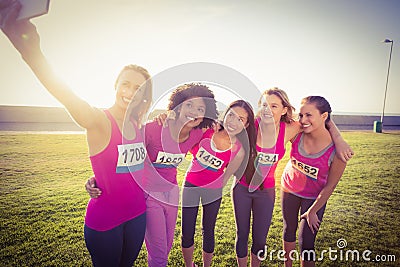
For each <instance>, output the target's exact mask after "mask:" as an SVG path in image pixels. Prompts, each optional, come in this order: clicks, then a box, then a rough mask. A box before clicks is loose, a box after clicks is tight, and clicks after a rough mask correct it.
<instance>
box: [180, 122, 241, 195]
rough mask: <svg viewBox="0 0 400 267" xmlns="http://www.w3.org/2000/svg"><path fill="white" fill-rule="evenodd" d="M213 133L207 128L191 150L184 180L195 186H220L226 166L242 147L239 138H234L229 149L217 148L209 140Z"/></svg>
mask: <svg viewBox="0 0 400 267" xmlns="http://www.w3.org/2000/svg"><path fill="white" fill-rule="evenodd" d="M213 135H214V131H213V130H211V129H208V130H207V131H206V132H205V133H204V135H203V137H202V139H201V141H200V142H199V144H197V145H196V146H195V147H194V148H193V149H192V150H191V151H192V154H193V160H192V162H191V165H190V167H189V170H188V172H187V173H186V181H188V182H189V183H191V184H194V185H195V186H199V187H205V188H221V187H222V186H223V179H222V178H223V174H224V170H225V168H226V166H227V165H228V163H229V162H230V161H231V160H232V159H233V158H234V157H235V156H236V155H237V153H238V152H239V150H240V148H241V147H242V145H241V143H240V142H239V140H236V142H235V144H234V145H233V146H232V148H231V149H228V150H225V151H220V150H217V149H216V148H215V147H214V145H213V143H212V140H211V139H212V136H213Z"/></svg>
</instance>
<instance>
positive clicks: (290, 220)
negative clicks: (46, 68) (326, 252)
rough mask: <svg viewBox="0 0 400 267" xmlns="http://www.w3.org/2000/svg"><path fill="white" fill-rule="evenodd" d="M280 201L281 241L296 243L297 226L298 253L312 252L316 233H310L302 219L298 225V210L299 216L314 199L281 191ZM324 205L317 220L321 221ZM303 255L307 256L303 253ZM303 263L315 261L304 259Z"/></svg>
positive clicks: (305, 221)
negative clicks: (281, 217) (281, 216)
mask: <svg viewBox="0 0 400 267" xmlns="http://www.w3.org/2000/svg"><path fill="white" fill-rule="evenodd" d="M281 201H282V215H283V240H284V241H286V242H295V241H296V230H297V227H298V226H299V247H300V252H303V251H304V250H308V251H311V250H314V243H315V237H316V236H317V232H318V231H315V232H314V234H313V233H312V232H311V229H310V227H309V226H308V223H307V220H305V219H303V220H301V221H300V225H298V224H299V223H298V222H299V210H300V214H303V213H304V212H306V211H307V210H308V209H309V208H310V207H311V205H312V204H313V203H314V201H315V199H305V198H301V197H299V196H296V195H293V194H291V193H287V192H284V191H282V194H281ZM325 207H326V204H325V205H324V206H323V207H322V208H321V209H320V210H319V211H318V212H317V216H318V219H319V220H320V221H322V217H323V216H324V212H325ZM304 255H306V256H307V255H309V254H308V253H305V254H304ZM303 260H305V261H312V260H315V259H310V258H306V259H303Z"/></svg>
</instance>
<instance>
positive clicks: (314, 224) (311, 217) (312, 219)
mask: <svg viewBox="0 0 400 267" xmlns="http://www.w3.org/2000/svg"><path fill="white" fill-rule="evenodd" d="M302 219H306V220H307V224H308V227H310V229H311V232H312V233H313V234H314V233H315V232H316V231H318V229H319V226H320V225H321V221H320V220H319V219H318V216H317V214H316V213H315V212H310V210H308V211H306V212H305V213H303V215H301V217H300V220H302Z"/></svg>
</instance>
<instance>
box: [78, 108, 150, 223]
mask: <svg viewBox="0 0 400 267" xmlns="http://www.w3.org/2000/svg"><path fill="white" fill-rule="evenodd" d="M104 112H105V114H106V115H107V117H108V119H109V120H110V121H111V138H110V142H109V144H108V145H107V147H106V148H105V149H104V150H103V151H101V152H100V153H98V154H96V155H94V156H91V157H90V161H91V163H92V169H93V173H94V175H95V177H96V185H97V187H99V188H100V190H101V191H102V194H101V196H100V197H99V198H97V199H90V200H89V203H88V206H87V209H86V217H85V224H86V225H87V226H88V227H89V228H92V229H94V230H97V231H107V230H110V229H112V228H114V227H116V226H118V225H120V224H121V223H124V222H126V221H128V220H131V219H133V218H135V217H137V216H139V215H141V214H143V213H144V212H145V210H146V204H145V198H144V193H143V191H142V189H141V188H140V187H139V186H138V184H137V183H136V181H135V179H141V176H142V175H143V166H144V160H145V158H146V149H145V147H144V144H143V138H142V135H141V132H140V130H139V129H138V128H136V127H135V128H136V129H135V130H136V138H135V139H134V140H126V139H124V142H122V134H121V131H120V130H119V128H118V125H117V123H116V122H115V120H114V118H113V117H112V115H111V114H110V112H109V111H108V110H105V111H104Z"/></svg>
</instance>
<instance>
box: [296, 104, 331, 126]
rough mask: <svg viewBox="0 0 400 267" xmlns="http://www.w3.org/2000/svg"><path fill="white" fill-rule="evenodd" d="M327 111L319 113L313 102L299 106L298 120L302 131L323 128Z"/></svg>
mask: <svg viewBox="0 0 400 267" xmlns="http://www.w3.org/2000/svg"><path fill="white" fill-rule="evenodd" d="M327 117H328V113H327V112H324V113H322V114H321V113H320V111H319V110H318V109H317V107H316V105H315V104H313V103H304V104H302V106H301V107H300V112H299V119H300V120H299V122H300V123H301V125H302V128H303V131H304V133H311V132H312V131H315V130H318V129H321V127H322V128H325V121H326V119H327Z"/></svg>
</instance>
